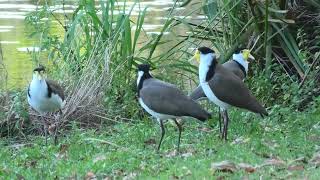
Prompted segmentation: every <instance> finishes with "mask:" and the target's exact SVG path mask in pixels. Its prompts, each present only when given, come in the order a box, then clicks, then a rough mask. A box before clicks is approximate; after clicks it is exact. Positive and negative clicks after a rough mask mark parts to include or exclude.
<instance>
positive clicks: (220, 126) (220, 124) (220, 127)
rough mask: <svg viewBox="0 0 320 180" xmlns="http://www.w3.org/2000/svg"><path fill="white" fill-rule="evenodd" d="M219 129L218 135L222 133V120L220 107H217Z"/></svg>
mask: <svg viewBox="0 0 320 180" xmlns="http://www.w3.org/2000/svg"><path fill="white" fill-rule="evenodd" d="M219 131H220V135H222V121H221V109H220V107H219Z"/></svg>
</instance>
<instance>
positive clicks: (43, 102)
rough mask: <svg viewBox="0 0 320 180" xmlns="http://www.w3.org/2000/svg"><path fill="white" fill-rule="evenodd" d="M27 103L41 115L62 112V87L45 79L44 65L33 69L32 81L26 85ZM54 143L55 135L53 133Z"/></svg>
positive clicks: (63, 98)
mask: <svg viewBox="0 0 320 180" xmlns="http://www.w3.org/2000/svg"><path fill="white" fill-rule="evenodd" d="M28 103H29V104H30V106H31V107H32V108H33V109H34V110H36V111H37V112H38V113H40V115H41V116H42V117H43V115H44V114H45V113H48V112H56V111H59V112H60V113H61V114H62V111H61V109H62V107H63V105H64V103H65V97H64V92H63V89H62V87H61V86H60V85H59V84H58V83H57V82H55V81H53V80H50V79H46V70H45V67H44V66H42V65H39V67H37V68H35V69H34V70H33V76H32V81H31V83H30V85H29V87H28ZM43 123H44V132H45V136H46V144H47V130H48V129H47V127H46V123H45V122H43ZM55 143H57V136H56V133H55Z"/></svg>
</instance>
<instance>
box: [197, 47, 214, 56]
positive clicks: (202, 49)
mask: <svg viewBox="0 0 320 180" xmlns="http://www.w3.org/2000/svg"><path fill="white" fill-rule="evenodd" d="M197 50H198V51H199V52H200V53H201V54H209V53H214V50H212V49H210V48H208V47H205V46H203V47H199V48H198V49H197Z"/></svg>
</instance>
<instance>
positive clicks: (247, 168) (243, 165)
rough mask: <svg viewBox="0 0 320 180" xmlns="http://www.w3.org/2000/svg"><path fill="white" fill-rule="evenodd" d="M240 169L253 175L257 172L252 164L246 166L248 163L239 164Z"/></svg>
mask: <svg viewBox="0 0 320 180" xmlns="http://www.w3.org/2000/svg"><path fill="white" fill-rule="evenodd" d="M238 167H239V168H240V169H244V170H245V171H246V172H248V173H253V172H255V171H256V168H255V167H253V166H252V165H250V164H246V163H239V164H238Z"/></svg>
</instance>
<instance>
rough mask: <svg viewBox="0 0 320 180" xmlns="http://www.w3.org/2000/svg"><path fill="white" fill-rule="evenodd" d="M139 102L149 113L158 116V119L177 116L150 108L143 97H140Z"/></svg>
mask: <svg viewBox="0 0 320 180" xmlns="http://www.w3.org/2000/svg"><path fill="white" fill-rule="evenodd" d="M139 103H140V105H141V106H142V107H143V109H144V110H146V111H147V112H148V113H149V114H151V115H152V116H153V117H155V118H157V120H159V119H160V120H166V119H171V118H175V117H176V116H172V115H168V114H161V113H157V112H155V111H153V110H152V109H150V108H149V107H148V106H147V105H146V104H145V103H144V102H143V100H142V99H141V98H139Z"/></svg>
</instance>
